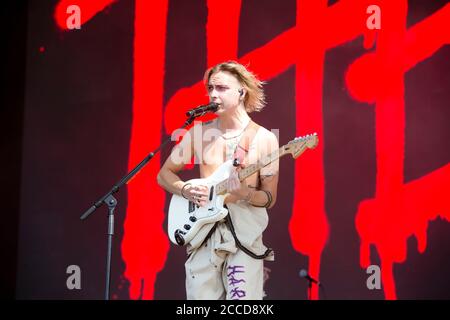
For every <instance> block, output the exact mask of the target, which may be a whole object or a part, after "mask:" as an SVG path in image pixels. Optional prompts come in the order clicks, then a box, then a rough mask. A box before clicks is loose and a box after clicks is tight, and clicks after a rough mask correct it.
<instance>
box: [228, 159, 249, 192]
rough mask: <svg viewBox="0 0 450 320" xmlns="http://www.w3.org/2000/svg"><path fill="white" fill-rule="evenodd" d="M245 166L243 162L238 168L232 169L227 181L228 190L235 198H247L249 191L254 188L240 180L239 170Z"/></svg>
mask: <svg viewBox="0 0 450 320" xmlns="http://www.w3.org/2000/svg"><path fill="white" fill-rule="evenodd" d="M243 168H245V165H244V164H241V165H240V166H239V167H238V168H236V169H235V170H233V171H231V174H230V177H229V178H228V181H227V190H228V193H229V194H231V195H232V196H233V197H232V198H233V199H236V200H243V199H246V198H247V196H248V194H249V192H250V191H251V190H252V189H250V188H249V187H247V186H246V185H245V183H243V182H240V181H239V172H240V171H241V170H242V169H243Z"/></svg>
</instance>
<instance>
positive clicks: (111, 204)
mask: <svg viewBox="0 0 450 320" xmlns="http://www.w3.org/2000/svg"><path fill="white" fill-rule="evenodd" d="M205 113H206V111H205V112H203V113H201V114H195V113H193V114H191V115H190V117H189V118H188V119H187V120H186V122H185V123H184V125H183V126H182V127H181V128H180V129H184V128H186V127H187V126H188V125H190V124H191V123H192V122H193V121H194V120H195V118H197V117H200V116H203V115H204V114H205ZM170 138H171V137H168V138H167V139H165V140H164V141H163V143H162V144H161V145H160V146H159V147H158V148H156V149H155V150H154V151H153V152H150V153H149V154H148V155H147V156H146V157H145V158H144V159H143V160H142V161H141V162H140V163H139V164H138V165H137V166H136V167H135V168H134V169H133V170H131V171H130V172H129V173H128V174H127V175H125V176H124V177H123V178H122V179H120V181H119V182H117V183H116V184H115V185H114V186H113V187H112V189H111V190H110V191H109V192H108V193H106V194H105V195H104V196H103V197H101V198H100V199H98V200H97V201H96V202H95V203H94V204H93V205H92V206H91V207H90V208H89V209H88V210H86V212H84V213H83V215H82V216H81V217H80V219H81V220H85V219H87V217H89V216H90V215H91V214H92V213H93V212H94V211H95V210H97V209H98V208H100V207H101V206H102V205H103V204H106V205H107V206H108V233H107V235H108V250H107V253H106V285H105V300H109V290H110V282H111V256H112V254H111V251H112V238H113V235H114V209H115V208H116V206H117V199H116V198H114V196H113V194H114V193H116V192H118V191H119V189H120V188H121V187H122V186H123V185H124V184H126V183H127V182H128V181H130V180H131V179H132V178H133V177H134V176H135V175H136V174H137V173H138V172H139V171H140V170H141V169H142V168H143V167H144V166H145V165H146V164H147V163H148V162H149V161H150V160H151V159H152V158H153V157H154V156H155V154H157V153H158V152H159V151H160V150H161V149H162V148H163V147H164V146H165V145H166V144H167V143H168V142H169V141H170V140H171V139H170Z"/></svg>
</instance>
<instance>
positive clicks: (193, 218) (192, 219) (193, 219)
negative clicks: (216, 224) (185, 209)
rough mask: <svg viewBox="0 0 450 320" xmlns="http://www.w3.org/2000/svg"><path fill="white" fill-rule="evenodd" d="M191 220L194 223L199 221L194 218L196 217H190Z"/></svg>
mask: <svg viewBox="0 0 450 320" xmlns="http://www.w3.org/2000/svg"><path fill="white" fill-rule="evenodd" d="M189 220H191V221H192V222H195V221H197V218H196V217H194V216H190V217H189Z"/></svg>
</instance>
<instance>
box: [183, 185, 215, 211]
mask: <svg viewBox="0 0 450 320" xmlns="http://www.w3.org/2000/svg"><path fill="white" fill-rule="evenodd" d="M182 196H184V197H185V198H186V199H188V200H189V201H192V202H193V203H195V204H196V205H198V206H200V207H203V206H205V205H206V203H207V202H208V197H209V189H208V187H207V186H203V185H198V186H193V185H187V186H186V187H185V188H184V190H183V192H182Z"/></svg>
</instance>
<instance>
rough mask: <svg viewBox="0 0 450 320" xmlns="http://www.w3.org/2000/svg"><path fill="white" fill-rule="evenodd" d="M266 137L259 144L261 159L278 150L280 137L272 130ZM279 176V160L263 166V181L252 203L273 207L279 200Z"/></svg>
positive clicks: (261, 178)
mask: <svg viewBox="0 0 450 320" xmlns="http://www.w3.org/2000/svg"><path fill="white" fill-rule="evenodd" d="M265 135H266V136H265V137H264V139H261V142H260V143H259V144H258V145H259V147H260V148H261V149H260V159H261V158H263V157H265V156H267V155H269V154H271V153H272V152H274V151H276V150H278V148H279V144H278V139H277V137H276V136H275V134H273V133H272V132H269V131H267V132H266V133H265ZM278 178H279V160H278V159H277V160H275V161H273V162H272V163H271V164H269V165H268V166H266V167H264V168H261V170H260V171H259V179H260V182H261V185H260V188H259V191H257V192H255V194H254V195H253V196H252V197H251V201H250V203H251V204H253V205H256V206H266V207H267V208H269V209H270V208H272V207H273V206H274V205H275V202H276V201H277V190H278Z"/></svg>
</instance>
